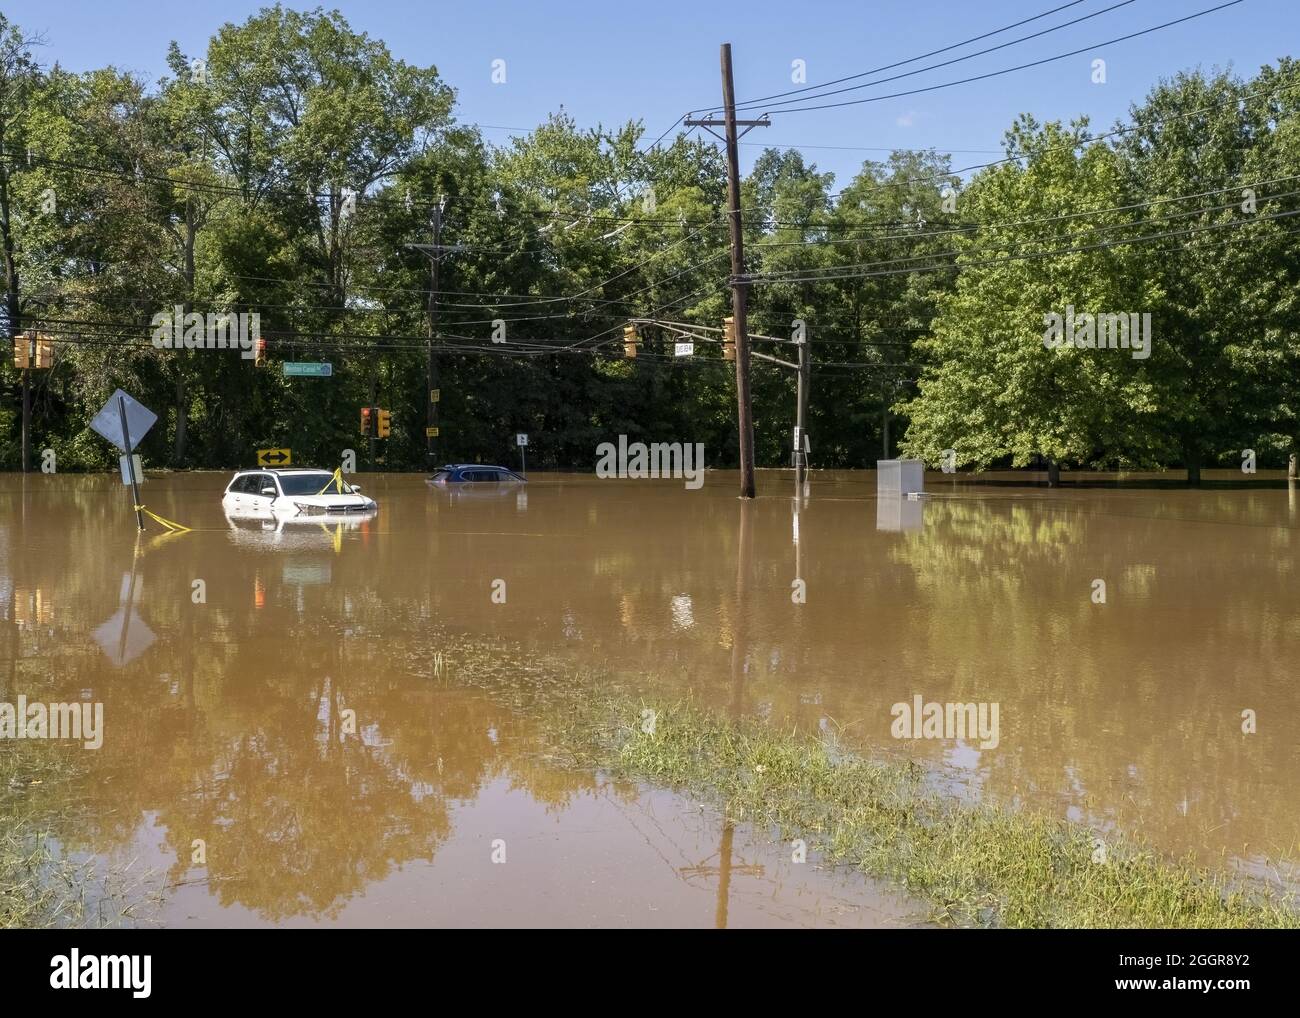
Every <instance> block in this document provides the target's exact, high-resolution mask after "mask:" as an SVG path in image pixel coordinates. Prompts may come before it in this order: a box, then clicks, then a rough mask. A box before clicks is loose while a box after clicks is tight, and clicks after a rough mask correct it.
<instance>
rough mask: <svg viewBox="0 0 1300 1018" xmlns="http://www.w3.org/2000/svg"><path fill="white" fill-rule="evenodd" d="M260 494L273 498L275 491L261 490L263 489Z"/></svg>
mask: <svg viewBox="0 0 1300 1018" xmlns="http://www.w3.org/2000/svg"><path fill="white" fill-rule="evenodd" d="M262 494H263V495H270V496H271V497H272V498H275V489H274V488H263V489H262Z"/></svg>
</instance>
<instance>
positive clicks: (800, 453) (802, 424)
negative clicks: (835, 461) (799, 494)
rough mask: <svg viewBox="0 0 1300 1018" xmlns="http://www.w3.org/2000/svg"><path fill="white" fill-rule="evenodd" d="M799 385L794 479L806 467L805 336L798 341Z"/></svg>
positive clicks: (806, 380)
mask: <svg viewBox="0 0 1300 1018" xmlns="http://www.w3.org/2000/svg"><path fill="white" fill-rule="evenodd" d="M798 378H799V385H798V395H797V397H796V401H795V407H796V409H795V428H796V429H797V430H796V434H797V435H798V438H797V439H796V440H795V450H794V467H795V480H796V481H797V482H801V481H802V480H803V475H804V471H806V470H807V469H808V457H807V454H806V453H805V452H804V443H805V441H806V439H805V437H804V436H805V435H806V434H807V433H808V432H807V427H808V383H809V381H810V379H809V371H808V340H807V339H806V338H805V339H803V340H801V341H800V342H799V375H798Z"/></svg>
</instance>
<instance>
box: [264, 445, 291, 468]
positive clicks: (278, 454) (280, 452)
mask: <svg viewBox="0 0 1300 1018" xmlns="http://www.w3.org/2000/svg"><path fill="white" fill-rule="evenodd" d="M292 462H293V453H292V452H291V451H290V450H288V449H258V450H257V465H258V466H259V467H287V466H288V465H289V464H290V463H292Z"/></svg>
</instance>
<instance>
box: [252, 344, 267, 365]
mask: <svg viewBox="0 0 1300 1018" xmlns="http://www.w3.org/2000/svg"><path fill="white" fill-rule="evenodd" d="M254 349H255V350H256V351H257V355H256V357H255V358H254V360H253V363H254V364H255V365H256V366H257V367H259V368H264V367H266V340H264V339H263V338H262V337H261V336H258V337H257V342H256V343H255V344H254Z"/></svg>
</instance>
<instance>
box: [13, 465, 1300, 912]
mask: <svg viewBox="0 0 1300 1018" xmlns="http://www.w3.org/2000/svg"><path fill="white" fill-rule="evenodd" d="M229 476H230V475H229V474H225V473H223V474H207V473H195V474H183V475H173V476H155V477H152V478H150V480H149V481H148V482H147V484H146V485H145V487H144V489H143V495H144V500H145V502H146V503H147V504H148V505H149V507H150V509H152V510H153V511H154V512H156V513H158V514H160V515H161V516H164V517H167V518H170V519H173V520H178V521H181V522H182V523H184V524H186V525H187V526H190V527H192V528H194V529H193V531H192V532H191V533H185V534H177V535H174V536H159V528H158V527H156V526H154V525H153V524H150V528H149V533H148V534H146V535H145V537H144V538H142V539H141V540H140V541H139V542H137V539H136V534H135V525H134V519H133V517H132V516H131V513H130V504H129V496H128V495H127V494H126V493H125V491H124V489H123V487H122V485H121V484H120V483H118V480H117V479H116V478H113V477H84V476H83V477H77V476H51V477H45V476H30V477H28V478H26V479H25V480H24V479H23V478H22V477H19V476H17V475H3V476H0V621H2V623H3V628H2V629H0V661H2V662H3V667H0V684H3V693H0V701H9V702H13V701H15V700H16V699H17V697H18V696H19V695H22V696H25V697H26V698H27V700H28V701H29V702H36V701H38V700H39V701H49V702H75V701H97V702H102V703H103V705H104V726H103V728H104V730H103V744H102V746H101V747H100V748H98V749H95V750H86V749H83V748H81V746H80V745H74V744H71V743H67V742H63V743H59V742H54V741H47V742H38V741H31V740H29V741H26V742H14V743H9V744H6V745H3V746H0V752H11V753H16V754H18V755H19V756H20V757H21V758H26V759H28V760H30V761H32V765H33V767H35V766H36V764H37V763H38V762H39V759H40V757H41V755H42V754H44V755H46V756H48V755H51V754H54V755H57V756H59V757H60V758H61V759H62V760H63V761H64V762H65V763H66V764H67V765H68V766H69V767H70V768H71V774H70V776H68V777H67V778H66V780H61V781H59V782H57V783H54V782H51V786H52V787H51V790H50V791H49V792H48V794H50V795H55V796H59V797H61V798H62V799H63V800H65V801H62V802H61V803H60V810H59V811H58V812H59V814H60V815H61V816H64V817H66V818H67V821H66V824H65V825H64V826H63V827H62V828H61V829H59V830H58V831H57V835H58V837H59V839H60V840H61V843H62V844H63V845H64V846H65V847H66V849H67V850H68V851H69V852H72V853H89V854H92V855H94V856H96V857H99V858H104V859H114V860H123V859H125V860H130V859H137V858H138V859H139V860H140V862H139V864H138V865H143V866H145V867H152V868H153V869H155V870H157V871H159V872H161V873H162V874H164V879H165V883H166V885H167V890H166V895H165V900H164V904H163V907H162V915H161V918H162V920H163V921H164V922H166V923H169V924H185V923H192V924H200V925H251V924H264V923H273V924H296V925H297V924H313V923H345V924H352V925H430V924H433V925H438V924H446V925H479V924H481V925H501V924H507V925H524V926H527V925H578V926H581V925H628V926H640V925H664V926H683V925H691V926H710V925H718V924H724V925H908V924H912V923H915V922H917V921H918V906H917V905H916V904H915V903H913V902H908V901H906V900H904V899H901V898H898V897H896V896H895V895H893V894H891V893H890V892H888V891H887V890H885V889H883V888H881V887H878V886H875V885H872V884H870V883H869V882H867V881H866V880H864V879H863V878H861V877H858V876H857V875H855V874H845V873H842V872H838V871H825V870H819V869H818V868H817V867H815V866H813V865H802V866H801V865H795V864H792V863H791V861H790V851H789V847H788V846H785V845H782V844H780V843H774V842H771V841H770V840H769V839H768V838H767V837H766V836H765V835H766V832H749V831H746V830H744V829H743V828H740V829H734V830H733V829H732V828H731V827H730V826H729V825H726V824H723V823H722V822H721V820H720V818H719V817H718V816H717V814H716V812H714V811H712V810H711V809H708V808H702V807H701V806H700V804H699V803H697V802H694V801H692V800H691V799H689V798H688V797H685V796H681V795H677V794H673V793H669V792H664V791H656V790H652V789H648V788H646V787H643V786H640V785H636V784H628V783H620V782H614V781H612V780H610V779H609V778H607V777H605V776H603V775H598V774H592V773H589V772H585V771H582V770H580V769H575V768H572V767H566V766H564V765H563V764H562V762H561V761H558V760H557V759H555V755H554V747H553V746H550V745H548V743H547V739H546V737H545V733H544V731H543V728H542V726H541V725H540V724H539V723H538V715H539V711H540V710H541V708H540V707H539V706H538V704H537V692H536V682H537V676H539V675H541V676H544V681H549V682H557V681H559V682H563V681H566V680H565V676H566V675H567V674H571V673H577V672H579V671H581V672H582V673H584V674H590V675H596V676H606V677H607V679H606V681H611V682H618V683H620V684H622V685H625V686H626V687H628V688H631V689H635V690H637V691H638V692H640V693H641V695H643V696H645V697H646V699H647V702H654V700H655V699H656V698H663V699H665V700H669V699H678V698H681V697H684V696H687V695H691V696H693V697H694V698H695V699H696V700H697V701H698V702H700V703H702V704H705V705H707V706H708V707H710V708H711V709H713V710H716V711H717V712H718V713H719V714H723V715H727V716H734V717H751V716H752V717H758V718H760V719H763V720H765V721H767V722H769V723H771V724H782V725H794V724H797V725H798V726H799V727H800V728H802V729H804V730H817V729H824V730H828V731H835V732H837V733H838V734H839V737H840V738H841V739H842V740H843V741H844V742H846V743H847V744H849V745H850V746H852V747H854V748H857V749H861V750H863V751H866V752H869V753H873V754H887V755H890V756H897V755H906V756H911V757H914V758H915V759H917V760H919V761H922V762H924V763H925V764H926V765H927V766H929V767H931V768H933V769H934V771H935V774H936V777H937V780H940V781H942V782H945V783H947V784H948V785H950V786H951V788H952V789H953V790H954V791H955V792H956V793H957V794H964V795H970V796H987V797H989V798H991V799H993V800H994V801H998V802H1002V803H1006V804H1010V805H1028V806H1033V807H1037V808H1042V809H1044V810H1048V811H1051V812H1052V813H1055V814H1058V815H1061V816H1065V817H1068V818H1070V819H1073V820H1075V821H1078V822H1081V823H1087V824H1089V825H1092V826H1094V827H1096V828H1098V829H1099V830H1101V831H1103V832H1104V831H1106V830H1110V829H1118V830H1122V831H1125V832H1128V833H1132V834H1136V835H1139V836H1141V837H1143V838H1145V839H1146V840H1148V841H1149V842H1150V843H1151V844H1152V845H1153V846H1154V847H1156V848H1157V849H1159V850H1160V851H1161V852H1164V853H1167V854H1169V855H1183V854H1187V853H1191V854H1193V855H1195V856H1196V857H1197V858H1198V859H1200V860H1201V861H1202V862H1205V863H1209V864H1215V863H1222V862H1223V861H1224V860H1225V859H1226V860H1227V861H1228V862H1229V863H1230V864H1232V865H1235V866H1238V867H1240V868H1242V869H1243V870H1245V871H1247V872H1259V873H1267V872H1269V869H1268V868H1267V867H1266V866H1265V862H1266V860H1274V861H1276V860H1278V859H1283V860H1286V859H1289V860H1291V861H1294V860H1295V859H1296V858H1297V854H1300V853H1297V851H1296V848H1295V846H1296V845H1297V843H1300V800H1297V799H1296V797H1295V796H1294V794H1293V790H1294V789H1295V788H1297V787H1300V752H1297V748H1298V743H1300V740H1298V739H1297V737H1296V734H1295V733H1296V729H1295V723H1296V719H1297V717H1300V682H1298V681H1297V678H1296V673H1297V666H1296V662H1297V660H1300V596H1297V590H1296V582H1297V575H1296V572H1297V561H1298V560H1300V554H1298V553H1300V539H1298V538H1300V530H1298V529H1297V528H1298V527H1300V519H1298V517H1297V507H1296V492H1295V491H1294V489H1292V490H1290V491H1288V489H1287V488H1286V486H1285V484H1284V483H1282V484H1274V485H1273V486H1268V487H1263V486H1261V487H1257V488H1252V489H1248V490H1227V489H1216V488H1213V487H1211V488H1208V489H1206V490H1203V491H1189V490H1184V489H1176V488H1170V489H1164V488H1151V487H1146V488H1143V487H1123V488H1119V489H1063V490H1054V491H1047V490H1045V489H1028V488H1018V487H1013V486H998V485H995V484H981V485H966V484H955V483H953V482H952V480H951V479H950V478H943V477H941V476H938V475H935V476H933V477H931V478H929V479H928V480H927V486H928V490H930V491H931V495H932V497H929V498H927V499H926V500H924V501H922V502H907V501H903V502H897V501H895V502H878V501H877V499H876V497H875V475H874V474H873V473H870V472H864V473H861V474H838V475H826V476H822V475H814V477H813V479H812V480H811V481H810V483H809V485H808V486H807V488H806V489H805V491H803V492H799V493H796V491H795V489H794V485H793V481H792V479H791V478H790V476H789V475H788V474H776V473H766V474H760V483H759V493H760V497H759V498H758V499H757V500H755V501H754V502H752V503H742V502H740V501H739V500H737V499H736V498H735V487H736V485H735V478H734V476H733V475H730V474H725V473H724V474H710V475H709V476H708V480H707V483H706V484H705V485H704V487H703V488H702V489H700V490H698V491H692V490H686V489H685V488H684V487H683V485H682V483H681V482H680V481H619V480H598V479H596V478H595V477H591V476H573V475H535V476H534V478H533V480H532V481H531V483H529V484H528V485H527V486H526V487H523V488H517V487H504V488H501V489H497V488H496V486H490V487H488V488H487V489H483V488H479V489H467V490H462V491H458V492H457V491H450V492H449V491H446V490H438V489H434V488H431V487H430V486H428V485H427V484H426V483H425V481H424V478H423V477H422V476H419V475H365V474H363V475H358V477H357V478H356V479H357V480H358V483H360V484H361V486H362V487H363V488H364V490H365V492H366V494H368V495H370V496H372V497H374V498H376V499H377V500H378V502H379V505H380V510H379V512H378V514H377V515H375V516H374V517H373V518H369V519H353V520H349V521H347V522H338V523H320V522H311V521H304V522H287V523H283V524H282V523H278V522H276V521H273V520H259V519H241V518H230V517H228V516H227V514H226V513H225V512H224V511H223V509H222V506H221V500H220V496H221V491H222V489H223V487H224V485H225V483H226V481H227V480H228V479H229ZM1224 476H1227V475H1226V474H1225V475H1224ZM1236 477H1237V479H1240V474H1237V475H1236ZM796 496H797V497H796ZM796 581H802V583H798V582H796ZM1097 581H1101V582H1102V584H1103V585H1104V586H1103V587H1098V585H1097ZM1099 593H1100V594H1101V596H1102V598H1103V599H1100V600H1099ZM470 662H473V663H474V667H477V668H479V669H487V670H488V671H491V672H493V673H494V674H496V675H497V677H498V685H497V686H496V687H495V688H493V689H489V688H485V687H484V686H482V685H481V684H474V683H466V682H462V681H460V669H461V668H462V666H463V667H465V668H468V667H469V663H470ZM516 675H517V676H520V679H519V682H518V683H517V684H516V683H513V680H512V676H516ZM525 676H527V677H528V681H527V682H525V681H524V678H523V677H525ZM516 688H517V689H518V693H517V695H516V694H513V693H511V692H510V691H511V690H513V689H516ZM917 697H920V698H921V699H920V701H917V700H916V699H915V698H917ZM916 702H921V703H926V704H928V703H938V704H946V703H953V702H957V703H971V704H977V703H978V704H985V705H994V704H996V705H997V714H996V717H997V719H998V731H997V733H996V739H994V740H990V739H981V738H980V737H978V736H975V735H974V734H973V733H967V735H966V737H956V738H947V737H943V734H944V733H939V737H935V738H897V737H895V734H896V733H895V721H896V716H895V715H896V711H895V705H898V704H906V705H911V704H913V703H916ZM1243 712H1253V713H1249V715H1244V714H1243ZM1244 728H1245V729H1253V731H1252V730H1243V729H1244ZM917 733H918V734H919V733H920V726H919V723H918V728H917ZM994 742H995V743H996V744H995V745H993V744H992V743H994ZM29 794H42V793H39V792H32V793H29ZM498 842H500V844H499V845H498ZM502 853H503V854H504V862H502V861H501V860H500V859H498V860H497V861H494V854H497V855H500V854H502ZM921 915H923V913H921Z"/></svg>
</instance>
